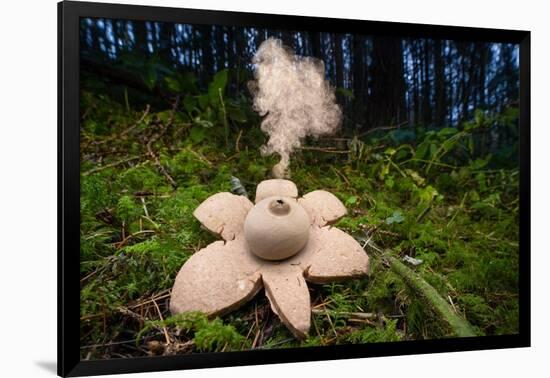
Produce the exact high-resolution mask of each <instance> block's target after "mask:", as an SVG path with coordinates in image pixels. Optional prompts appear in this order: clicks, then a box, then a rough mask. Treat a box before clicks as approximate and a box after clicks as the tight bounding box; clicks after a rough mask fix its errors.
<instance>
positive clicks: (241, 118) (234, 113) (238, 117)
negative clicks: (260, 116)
mask: <svg viewBox="0 0 550 378" xmlns="http://www.w3.org/2000/svg"><path fill="white" fill-rule="evenodd" d="M228 113H229V118H231V119H232V120H233V121H235V122H239V123H245V122H246V121H247V118H246V115H245V114H244V111H243V110H242V109H241V108H239V107H231V108H229V109H228Z"/></svg>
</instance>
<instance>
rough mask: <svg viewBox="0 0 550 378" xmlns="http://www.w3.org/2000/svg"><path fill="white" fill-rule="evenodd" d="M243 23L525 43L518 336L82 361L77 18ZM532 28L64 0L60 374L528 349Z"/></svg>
mask: <svg viewBox="0 0 550 378" xmlns="http://www.w3.org/2000/svg"><path fill="white" fill-rule="evenodd" d="M81 17H105V18H115V19H131V20H148V21H167V22H180V23H194V24H219V25H247V26H261V27H268V28H275V29H283V30H284V29H291V30H296V29H300V30H310V31H326V32H348V33H361V34H370V35H377V34H378V35H387V36H407V37H430V38H441V39H454V40H475V41H491V42H508V43H517V44H519V46H520V50H519V51H520V64H519V65H520V93H519V96H520V241H519V245H520V251H521V253H520V260H519V271H520V287H519V293H520V294H519V308H520V313H519V315H520V317H519V318H520V326H519V334H515V335H502V336H483V337H471V338H445V339H434V340H418V341H400V342H391V343H375V344H362V345H336V346H324V347H308V348H300V349H279V350H254V351H247V352H223V353H197V354H191V355H183V356H167V357H145V358H130V359H111V360H93V361H81V360H80V354H79V346H80V345H79V344H80V343H79V318H80V316H79V315H80V314H79V293H80V288H79V268H78V266H79V253H78V252H77V251H78V250H79V218H80V214H79V193H80V186H79V169H80V166H79V20H80V18H81ZM530 302H531V298H530V32H529V31H515V30H514V31H513V30H498V29H485V28H466V27H457V26H438V25H420V24H407V23H394V22H378V21H360V20H344V19H332V18H314V17H303V16H286V15H270V14H255V13H242V12H227V11H212V10H197V9H179V8H168V7H155V6H134V5H119V4H104V3H87V2H72V1H63V2H60V3H58V374H59V375H60V376H82V375H99V374H116V373H132V372H150V371H163V370H175V369H195V368H206V367H221V366H238V365H255V364H271V363H281V362H298V361H316V360H334V359H348V358H361V357H374V356H390V355H408V354H421V353H441V352H452V351H467V350H482V349H499V348H515V347H528V346H530V339H531V338H530V333H531V322H530V314H531V313H530Z"/></svg>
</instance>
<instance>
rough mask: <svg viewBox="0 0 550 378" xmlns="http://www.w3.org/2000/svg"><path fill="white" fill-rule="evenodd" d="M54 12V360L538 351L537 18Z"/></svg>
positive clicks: (162, 366)
mask: <svg viewBox="0 0 550 378" xmlns="http://www.w3.org/2000/svg"><path fill="white" fill-rule="evenodd" d="M58 10H59V14H58V16H59V48H58V52H59V65H58V66H59V72H58V74H59V131H58V135H59V168H58V172H59V176H58V177H59V204H60V206H59V214H58V219H59V234H58V237H59V257H58V259H59V260H58V261H59V297H58V298H59V299H58V306H59V339H58V359H59V363H58V366H59V368H58V374H59V375H61V376H80V375H96V374H106V373H128V372H142V371H160V370H173V369H192V368H201V367H218V366H232V365H243V364H268V363H278V362H293V361H311V360H324V359H342V358H357V357H369V356H388V355H399V354H414V353H435V352H449V351H460V350H476V349H494V348H511V347H526V346H529V345H530V270H529V264H530V240H529V229H530V223H529V222H530V218H529V217H530V213H529V212H530V202H529V201H530V197H529V190H530V186H529V180H530V161H529V146H530V140H529V138H530V102H529V101H530V98H529V96H530V89H529V85H530V84H529V80H530V73H529V64H530V63H529V58H530V50H529V49H530V45H529V38H530V37H529V32H527V31H511V30H497V29H481V28H464V27H449V26H434V25H417V24H403V23H392V22H373V21H361V20H344V19H331V18H313V17H303V16H282V15H268V14H252V13H237V12H225V11H224V12H221V11H206V10H196V9H174V8H165V7H148V6H132V5H114V4H98V3H78V2H66V1H65V2H61V3H59V4H58Z"/></svg>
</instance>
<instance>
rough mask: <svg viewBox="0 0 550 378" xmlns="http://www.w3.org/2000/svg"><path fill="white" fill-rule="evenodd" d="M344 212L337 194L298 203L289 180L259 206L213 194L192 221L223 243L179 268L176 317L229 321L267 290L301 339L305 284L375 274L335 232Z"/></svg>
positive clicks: (306, 320) (271, 184) (306, 314)
mask: <svg viewBox="0 0 550 378" xmlns="http://www.w3.org/2000/svg"><path fill="white" fill-rule="evenodd" d="M345 214H346V208H345V207H344V205H343V204H342V202H341V201H340V200H339V199H338V198H336V196H334V195H333V194H331V193H329V192H327V191H324V190H315V191H313V192H310V193H307V194H305V195H304V196H303V197H300V198H298V189H297V188H296V185H295V184H294V183H293V182H292V181H289V180H283V179H273V180H265V181H262V182H261V183H260V184H259V185H258V186H257V188H256V199H255V205H254V204H252V202H251V201H250V200H248V198H246V197H244V196H239V195H234V194H231V193H228V192H222V193H217V194H214V195H213V196H211V197H209V198H207V199H206V200H205V201H204V202H203V203H201V204H200V205H199V207H197V209H196V210H195V212H194V213H193V215H194V216H195V217H196V218H197V219H198V220H199V221H200V222H201V223H202V225H203V226H204V227H205V228H206V229H208V230H209V231H211V232H212V233H214V234H216V235H218V236H220V237H221V238H222V239H223V241H216V242H213V243H211V244H209V245H208V246H206V248H203V249H201V250H200V251H198V252H196V253H195V254H193V255H192V256H191V257H190V258H189V259H188V260H187V261H186V262H185V264H184V265H183V266H182V267H181V269H180V271H179V273H178V275H177V276H176V280H175V283H174V287H173V288H172V292H171V298H170V311H171V312H172V314H179V313H182V312H188V311H200V312H203V313H206V314H207V315H209V316H218V315H224V314H227V313H229V312H231V311H233V310H235V309H237V308H238V307H240V306H241V305H243V304H244V303H245V302H247V301H248V300H250V299H251V298H252V297H253V296H254V295H255V294H256V293H257V292H258V291H260V289H261V288H262V287H263V288H264V290H265V294H266V296H267V298H268V299H269V302H270V304H271V308H272V310H273V312H275V314H277V316H279V318H280V319H281V321H282V322H283V323H284V324H285V325H286V326H287V327H288V329H289V330H290V331H291V332H292V333H293V334H294V336H296V337H297V338H299V339H302V338H304V337H306V335H307V333H308V331H309V328H310V322H311V303H310V297H309V290H308V287H307V283H306V282H312V283H318V284H323V283H329V282H335V281H341V280H344V279H347V278H357V277H362V276H365V275H367V274H368V273H369V258H368V256H367V254H366V253H365V251H364V250H363V248H361V246H360V245H359V243H357V241H356V240H355V239H354V238H353V237H351V236H350V235H348V234H347V233H345V232H343V231H342V230H339V229H338V228H336V227H333V226H332V224H334V223H335V222H336V221H337V220H339V219H340V218H342V217H343V216H344V215H345Z"/></svg>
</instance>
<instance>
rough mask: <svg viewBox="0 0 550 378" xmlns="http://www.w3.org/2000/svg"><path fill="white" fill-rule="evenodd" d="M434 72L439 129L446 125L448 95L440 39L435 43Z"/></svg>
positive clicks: (436, 116) (436, 117) (436, 114)
mask: <svg viewBox="0 0 550 378" xmlns="http://www.w3.org/2000/svg"><path fill="white" fill-rule="evenodd" d="M434 70H435V78H434V80H435V116H434V122H435V124H436V125H437V126H438V127H441V126H443V125H444V124H445V117H446V114H445V113H446V93H445V68H444V57H443V50H442V48H441V41H440V40H439V39H437V40H435V41H434Z"/></svg>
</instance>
